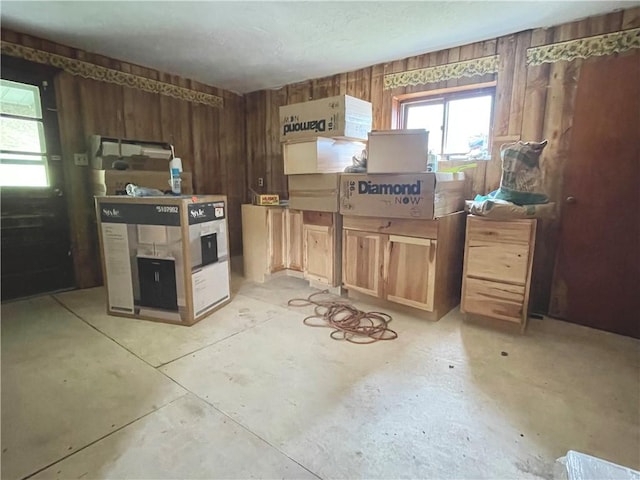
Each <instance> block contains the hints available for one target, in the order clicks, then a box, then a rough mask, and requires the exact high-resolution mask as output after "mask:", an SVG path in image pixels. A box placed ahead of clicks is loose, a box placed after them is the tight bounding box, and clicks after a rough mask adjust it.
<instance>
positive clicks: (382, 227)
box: [342, 216, 438, 239]
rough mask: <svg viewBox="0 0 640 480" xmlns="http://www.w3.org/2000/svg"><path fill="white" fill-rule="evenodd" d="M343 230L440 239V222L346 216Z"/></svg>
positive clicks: (343, 220)
mask: <svg viewBox="0 0 640 480" xmlns="http://www.w3.org/2000/svg"><path fill="white" fill-rule="evenodd" d="M342 228H344V229H346V230H360V231H363V232H375V233H385V234H388V235H402V236H405V237H419V238H432V239H436V238H437V237H438V220H408V219H404V218H377V217H355V216H344V217H343V219H342Z"/></svg>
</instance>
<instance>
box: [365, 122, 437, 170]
mask: <svg viewBox="0 0 640 480" xmlns="http://www.w3.org/2000/svg"><path fill="white" fill-rule="evenodd" d="M428 139H429V132H427V131H426V130H424V129H410V130H377V131H373V132H371V133H369V144H368V152H367V153H368V155H367V172H368V173H417V172H425V171H426V170H427V154H428V152H429V146H428Z"/></svg>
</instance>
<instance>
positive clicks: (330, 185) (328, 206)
mask: <svg viewBox="0 0 640 480" xmlns="http://www.w3.org/2000/svg"><path fill="white" fill-rule="evenodd" d="M288 180H289V208H291V209H294V210H311V211H316V212H338V207H339V204H338V197H339V190H340V174H338V173H328V174H323V175H320V174H316V175H289V177H288Z"/></svg>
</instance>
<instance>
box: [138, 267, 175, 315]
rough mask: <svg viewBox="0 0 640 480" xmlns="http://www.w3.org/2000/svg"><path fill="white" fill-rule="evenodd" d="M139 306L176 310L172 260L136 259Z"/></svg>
mask: <svg viewBox="0 0 640 480" xmlns="http://www.w3.org/2000/svg"><path fill="white" fill-rule="evenodd" d="M138 278H139V281H140V305H141V306H143V307H151V308H163V309H166V310H178V296H177V295H178V294H177V289H176V268H175V261H174V260H166V259H155V258H140V257H138Z"/></svg>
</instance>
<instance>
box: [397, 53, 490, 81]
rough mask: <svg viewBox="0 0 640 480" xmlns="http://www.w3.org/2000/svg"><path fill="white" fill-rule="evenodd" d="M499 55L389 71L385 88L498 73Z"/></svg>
mask: <svg viewBox="0 0 640 480" xmlns="http://www.w3.org/2000/svg"><path fill="white" fill-rule="evenodd" d="M498 59H499V58H498V55H492V56H490V57H481V58H474V59H471V60H462V61H460V62H454V63H447V64H445V65H438V66H435V67H427V68H420V69H417V70H408V71H406V72H400V73H388V74H386V75H385V76H384V89H385V90H388V89H390V88H396V87H408V86H409V85H423V84H425V83H435V82H442V81H445V80H451V79H453V78H462V77H473V76H476V75H485V74H487V73H496V72H497V71H498Z"/></svg>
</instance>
